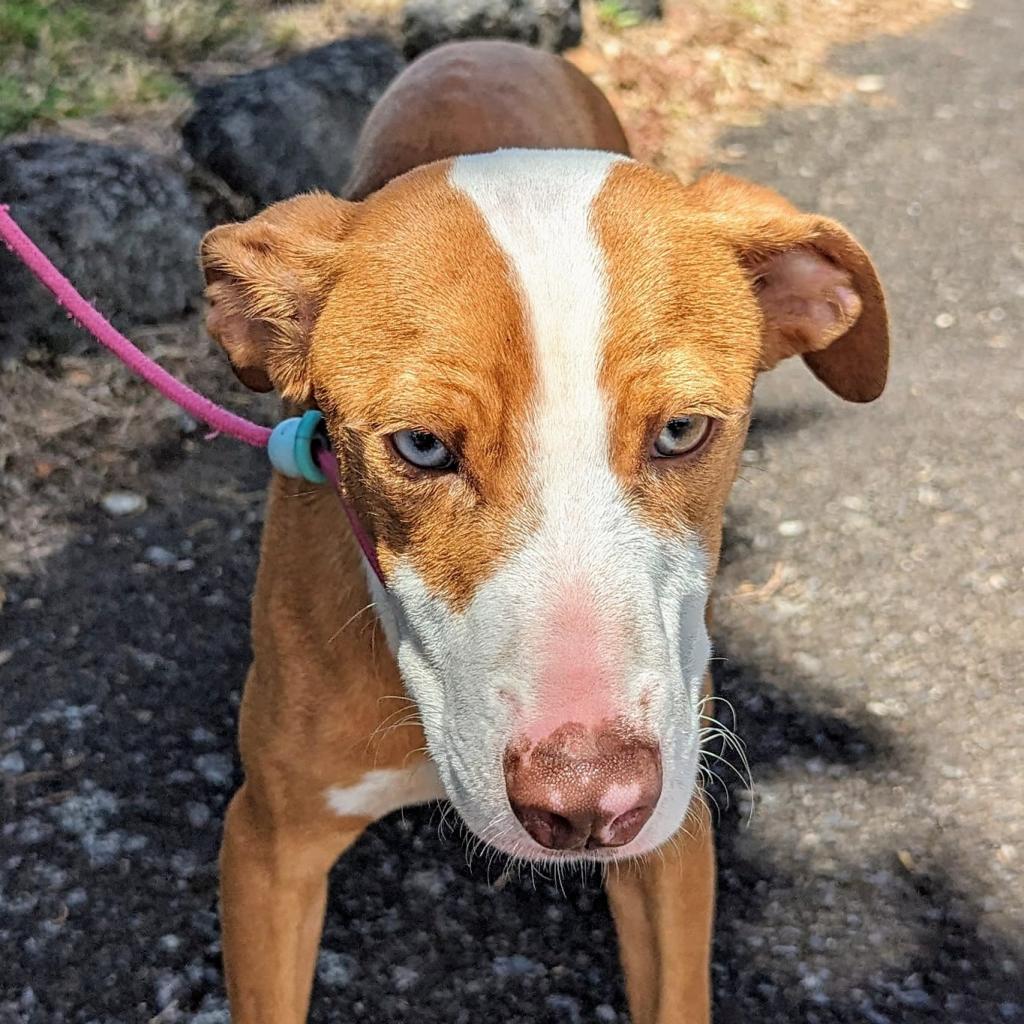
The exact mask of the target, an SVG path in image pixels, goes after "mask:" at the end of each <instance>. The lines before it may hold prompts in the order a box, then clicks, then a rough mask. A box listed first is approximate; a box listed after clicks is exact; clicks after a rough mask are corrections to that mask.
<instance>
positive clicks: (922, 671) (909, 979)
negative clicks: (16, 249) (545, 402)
mask: <svg viewBox="0 0 1024 1024" xmlns="http://www.w3.org/2000/svg"><path fill="white" fill-rule="evenodd" d="M1022 49H1024V9H1022V7H1021V5H1020V3H1019V0H984V2H983V0H978V2H977V3H976V5H975V7H974V9H973V10H971V11H969V12H967V13H964V14H958V15H954V16H952V17H950V18H949V19H947V20H945V21H943V22H941V23H938V24H936V25H934V26H932V27H931V28H930V29H929V30H926V31H924V32H922V33H920V34H918V35H916V36H914V37H909V38H904V39H896V40H879V41H875V42H873V43H870V44H868V45H866V46H864V47H860V48H858V49H857V50H856V51H852V52H848V53H846V54H843V55H842V56H841V59H840V63H841V65H842V66H843V67H844V69H846V70H848V71H850V72H851V73H855V74H872V75H882V76H884V90H883V91H882V92H881V93H878V94H873V95H871V96H869V97H868V98H867V99H865V98H864V97H861V98H860V99H857V100H854V101H851V102H850V103H849V104H846V105H843V106H842V107H841V108H839V109H827V110H803V111H796V112H791V113H788V114H786V115H784V116H782V117H779V118H777V119H775V120H773V121H772V122H771V123H769V124H768V125H766V126H764V127H762V128H759V129H756V130H752V131H744V132H743V133H741V134H739V135H737V136H735V137H734V138H732V139H730V140H727V141H729V142H730V143H732V144H733V145H734V146H741V147H743V151H745V153H746V156H745V158H743V159H741V160H740V161H739V162H738V163H737V164H736V165H734V166H733V168H732V169H733V170H735V171H737V172H738V173H741V174H744V175H746V176H749V177H751V178H754V179H757V180H760V181H762V182H765V183H767V184H771V185H774V186H776V187H778V188H779V189H781V190H782V191H783V192H784V193H786V194H787V195H789V196H790V197H792V198H793V199H795V200H796V201H797V202H798V203H800V204H801V205H803V206H805V207H806V208H808V209H819V210H822V211H824V212H827V213H829V214H831V215H833V216H835V217H837V218H840V219H842V220H843V221H845V222H846V223H847V224H848V225H849V226H850V227H852V228H853V230H854V231H855V232H856V233H857V234H858V235H859V236H860V237H861V238H862V240H863V241H864V242H865V243H866V244H867V246H868V247H869V249H870V250H871V251H872V253H873V254H874V255H875V257H876V259H877V262H878V265H879V268H880V271H881V274H882V278H883V280H884V282H885V283H886V286H887V289H888V293H889V297H890V301H891V305H892V313H893V320H894V327H895V332H894V337H895V361H894V367H893V374H892V384H891V387H890V388H889V390H888V392H887V393H886V395H885V397H884V398H883V399H882V400H881V401H880V402H879V403H876V404H875V405H872V406H867V407H852V406H844V405H843V404H842V403H840V402H839V401H838V400H836V399H833V398H832V397H831V396H829V395H828V394H827V393H826V392H825V391H824V390H823V389H821V388H820V387H818V386H817V385H816V384H815V383H814V382H813V380H812V379H811V377H810V376H809V374H807V373H806V372H805V371H803V370H802V368H801V367H799V366H794V367H788V368H786V369H783V370H780V371H778V372H777V373H776V374H774V375H773V376H772V377H771V378H770V379H768V380H766V381H765V384H764V386H763V388H762V389H761V393H760V396H759V406H758V416H757V420H756V423H755V427H754V429H753V431H752V433H751V438H750V442H749V445H748V449H749V450H748V453H747V456H746V466H745V470H744V473H743V475H742V479H741V480H740V481H739V483H738V485H737V487H736V491H735V496H734V500H733V502H732V506H731V511H730V514H729V519H728V527H727V528H728V543H727V550H726V564H725V567H724V569H723V573H722V578H721V580H720V587H719V600H718V618H717V623H716V632H717V637H716V640H717V649H718V655H719V657H720V659H721V660H720V661H718V662H717V663H716V670H717V675H718V685H719V690H720V692H721V693H722V694H723V695H724V696H725V697H727V698H728V699H729V700H730V701H732V703H733V704H734V705H735V708H736V711H737V714H738V727H739V731H740V732H741V734H742V735H743V736H744V737H745V738H746V740H747V742H748V744H749V751H750V760H751V765H752V769H753V774H754V779H755V783H756V797H755V798H753V802H754V804H755V807H754V810H753V816H752V818H750V816H749V814H748V811H749V810H750V803H751V800H752V798H751V796H750V794H749V792H748V791H747V790H746V789H745V787H743V786H741V785H740V784H739V783H733V784H732V785H731V787H730V788H731V790H732V792H731V798H732V800H731V804H730V806H729V807H728V808H723V812H722V815H721V821H720V825H719V832H720V851H721V852H720V870H721V887H720V889H721V896H720V904H719V912H718V933H717V940H716V953H715V967H714V980H715V989H716V998H717V1018H716V1019H717V1020H718V1021H720V1022H725V1024H753V1022H755V1021H756V1022H758V1024H793V1022H798V1021H800V1022H807V1024H825V1022H837V1024H838V1022H844V1024H852V1022H862V1021H865V1022H869V1024H886V1022H892V1024H918V1022H920V1024H924V1022H928V1024H934V1022H948V1024H998V1022H1002V1021H1024V976H1022V973H1021V972H1022V953H1024V768H1022V762H1024V759H1022V757H1021V753H1022V740H1021V737H1022V735H1024V710H1022V702H1021V700H1020V698H1019V697H1018V694H1017V685H1016V684H1017V679H1018V675H1019V667H1020V662H1021V654H1022V648H1024V578H1022V565H1021V559H1022V552H1024V529H1022V516H1021V510H1020V505H1021V487H1022V483H1024V456H1022V447H1024V445H1022V442H1024V360H1022V356H1021V333H1020V327H1019V324H1020V321H1021V315H1022V314H1024V190H1022V188H1021V185H1022V182H1024V61H1022V60H1021V52H1022ZM733 152H734V153H736V154H739V153H740V152H741V150H739V149H734V150H733ZM125 473H126V477H125V479H124V480H123V481H122V482H123V484H124V485H125V486H127V487H129V488H130V489H133V490H136V491H140V492H143V493H145V494H146V496H147V498H148V506H147V508H146V509H145V510H144V511H142V512H140V513H138V514H135V515H132V516H128V517H123V518H112V517H110V516H108V515H107V514H106V513H104V512H103V511H101V510H99V509H98V508H97V505H96V501H95V496H92V495H88V494H79V493H66V494H64V495H63V499H62V500H64V501H66V503H67V509H68V515H69V517H70V519H71V521H72V523H73V524H74V530H73V534H72V536H71V539H70V540H69V542H68V543H67V544H66V545H65V546H64V547H63V548H62V549H61V550H60V551H59V553H58V554H56V555H54V556H53V557H52V558H50V559H49V561H48V562H47V564H46V566H45V569H44V571H41V572H40V573H38V574H37V575H35V576H33V577H30V578H27V579H11V580H8V581H7V583H6V587H7V594H6V603H5V605H4V606H3V609H2V612H0V676H2V691H0V693H2V707H0V714H2V718H0V772H2V773H3V776H4V778H3V789H2V791H0V798H2V804H0V813H2V816H3V824H2V829H0V843H2V847H0V1021H3V1022H8V1021H10V1022H21V1024H36V1022H39V1024H43V1022H46V1024H51V1022H53V1024H55V1022H58V1021H62V1022H63V1021H68V1022H71V1021H74V1022H82V1024H84V1022H96V1024H101V1022H103V1024H107V1022H114V1021H118V1022H121V1021H149V1020H151V1019H153V1018H156V1019H157V1020H159V1021H161V1022H173V1021H177V1020H195V1021H201V1022H204V1024H214V1022H219V1021H225V1020H226V1013H225V1011H224V1008H223V1007H224V1004H223V1000H222V996H221V991H220V977H219V969H218V963H219V955H218V945H217V929H216V919H215V910H216V904H215V890H216V873H215V853H216V847H217V842H218V836H219V828H220V817H221V814H222V811H223V808H224V804H225V801H226V799H227V797H228V795H229V793H230V791H231V788H232V786H233V785H234V783H235V781H236V780H237V768H236V766H235V765H234V762H233V733H234V718H235V713H236V707H237V702H238V688H239V685H240V683H241V680H242V676H243V672H244V668H245V661H246V646H247V636H246V625H245V623H246V614H247V600H248V592H249V589H250V587H251V582H252V575H253V569H254V564H255V554H256V542H257V536H258V520H259V511H260V497H259V495H260V483H261V480H262V477H263V469H262V466H261V465H260V462H259V459H258V457H257V456H255V455H250V454H249V453H241V452H239V451H238V450H237V449H236V448H235V447H234V446H231V445H228V444H227V443H226V442H221V443H219V444H215V445H208V446H202V445H196V444H195V443H186V444H183V443H181V439H179V438H171V439H169V440H168V441H167V442H166V443H164V444H162V445H160V446H158V447H155V448H152V449H147V450H145V451H142V452H140V453H139V458H138V461H137V465H136V466H135V467H134V468H133V469H132V471H131V472H130V473H129V472H128V471H127V470H126V471H125ZM154 548H155V550H154ZM748 819H749V821H748ZM498 874H499V872H498V870H497V869H496V868H493V869H492V870H491V871H490V873H489V872H488V870H487V868H486V865H485V864H483V863H477V864H474V865H473V866H472V867H469V866H467V865H466V862H465V857H464V854H463V852H462V849H461V847H460V845H459V843H458V841H457V840H456V839H455V838H445V837H441V836H439V835H438V828H437V816H436V813H435V812H432V811H431V810H429V809H426V810H423V811H416V812H411V813H407V814H406V815H405V816H404V817H403V816H395V817H393V818H392V819H389V820H388V821H386V822H384V823H382V824H381V825H379V826H378V827H376V828H374V829H373V830H372V831H371V832H370V833H369V834H368V835H367V836H366V837H365V839H364V840H363V841H362V842H361V843H360V844H359V846H358V847H357V848H356V849H355V850H354V851H353V852H352V853H351V854H350V855H349V856H348V857H347V858H346V859H345V860H344V861H343V863H342V865H341V866H340V867H339V868H338V870H337V871H336V873H335V876H334V879H333V885H332V896H331V905H330V912H329V920H328V924H327V929H326V934H325V939H324V953H323V956H322V958H321V964H320V970H319V972H318V983H317V989H316V993H315V1010H314V1020H316V1021H321V1022H326V1021H349V1020H366V1021H371V1022H374V1024H397V1022H401V1021H417V1022H423V1024H430V1022H445V1024H450V1022H470V1021H472V1022H476V1021H479V1020H481V1019H487V1020H488V1021H491V1022H493V1024H512V1022H523V1024H525V1022H537V1021H541V1022H548V1021H550V1022H556V1021H557V1022H568V1024H572V1022H576V1021H581V1022H592V1021H600V1022H613V1021H625V1020H626V1019H627V1015H626V1012H625V1009H624V999H623V993H622V987H621V982H620V980H619V975H618V969H617V966H616V960H615V950H614V943H613V934H612V928H611V923H610V920H609V917H608V914H607V908H606V905H605V902H604V898H603V896H602V895H601V892H600V889H599V887H598V886H597V884H596V883H595V881H594V880H591V881H590V882H589V883H588V884H582V885H570V886H569V887H568V890H569V891H568V893H567V895H563V894H562V893H561V892H559V891H558V890H556V889H555V887H554V886H552V885H551V884H549V883H547V882H545V881H544V880H542V879H538V880H531V879H526V878H524V879H521V880H515V879H513V880H511V881H508V882H507V884H499V885H497V886H495V885H492V884H490V882H493V880H494V879H495V878H496V877H497V876H498Z"/></svg>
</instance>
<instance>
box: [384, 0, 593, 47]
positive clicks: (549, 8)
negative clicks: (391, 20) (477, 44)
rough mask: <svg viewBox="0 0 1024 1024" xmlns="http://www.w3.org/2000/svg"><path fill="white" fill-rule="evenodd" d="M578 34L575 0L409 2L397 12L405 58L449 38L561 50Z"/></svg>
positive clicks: (444, 0)
mask: <svg viewBox="0 0 1024 1024" xmlns="http://www.w3.org/2000/svg"><path fill="white" fill-rule="evenodd" d="M581 37H582V27H581V23H580V4H579V0H409V2H408V3H407V4H406V5H405V9H404V11H403V13H402V38H403V49H404V51H405V55H406V57H410V58H411V57H415V56H416V55H417V54H420V53H422V52H423V51H424V50H429V49H430V48H431V47H432V46H438V45H440V44H441V43H447V42H451V41H452V40H453V39H512V40H515V41H517V42H521V43H529V44H530V45H531V46H537V47H540V48H541V49H544V50H550V51H551V52H553V53H561V51H562V50H566V49H568V48H569V47H570V46H576V45H577V44H578V43H579V41H580V39H581Z"/></svg>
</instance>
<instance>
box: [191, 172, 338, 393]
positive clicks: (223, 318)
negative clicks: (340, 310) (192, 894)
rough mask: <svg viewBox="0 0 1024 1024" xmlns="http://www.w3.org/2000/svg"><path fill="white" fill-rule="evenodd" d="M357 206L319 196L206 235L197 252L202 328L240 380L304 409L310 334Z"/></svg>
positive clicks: (283, 205)
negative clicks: (200, 270) (202, 288)
mask: <svg viewBox="0 0 1024 1024" xmlns="http://www.w3.org/2000/svg"><path fill="white" fill-rule="evenodd" d="M353 209H354V204H352V203H347V202H344V201H343V200H341V199H335V198H334V196H330V195H327V194H326V193H323V192H312V193H310V194H308V195H302V196H296V197H295V198H294V199H286V200H284V201H283V202H280V203H275V204H274V205H273V206H271V207H268V208H267V209H266V210H264V211H263V212H262V213H260V214H258V215H257V216H255V217H253V218H251V219H250V220H247V221H243V222H242V223H240V224H223V225H221V226H220V227H216V228H214V229H213V230H212V231H210V232H208V233H207V235H206V237H205V238H204V239H203V242H202V247H201V249H200V259H201V262H202V267H203V274H204V275H205V277H206V298H207V302H208V308H207V314H206V327H207V329H208V330H209V332H210V334H211V335H213V337H214V338H215V339H216V340H217V341H218V342H220V344H221V346H222V347H223V348H224V351H225V352H226V353H227V355H228V359H230V360H231V366H232V369H234V371H235V375H236V376H237V377H238V379H239V380H240V381H241V382H242V383H243V384H245V385H246V386H247V387H250V388H252V389H253V390H254V391H272V390H274V389H275V388H276V389H277V391H278V392H279V393H280V394H281V396H282V397H283V398H287V399H290V400H291V401H294V402H300V403H301V402H305V401H307V400H308V398H309V395H310V389H311V383H310V379H309V373H308V367H307V353H308V349H309V333H310V331H311V330H312V327H313V324H314V323H315V322H316V318H317V317H318V316H319V315H320V310H321V308H322V306H323V303H324V301H325V299H326V298H327V295H328V293H329V292H330V288H331V285H332V283H333V282H334V280H335V279H336V278H337V275H338V271H339V267H338V250H339V243H340V242H341V241H342V240H343V239H344V237H345V235H346V234H347V232H348V228H349V225H350V224H351V220H352V215H353V214H352V211H353Z"/></svg>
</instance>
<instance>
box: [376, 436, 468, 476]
mask: <svg viewBox="0 0 1024 1024" xmlns="http://www.w3.org/2000/svg"><path fill="white" fill-rule="evenodd" d="M391 444H392V446H393V447H394V449H395V451H396V452H398V454H399V455H400V456H401V457H402V458H403V459H405V461H406V462H408V463H409V465H410V466H416V467H417V468H418V469H435V470H451V469H455V456H454V455H452V453H451V452H450V451H449V450H448V449H447V448H446V447H445V446H444V444H442V443H441V441H440V439H439V438H437V437H435V436H434V435H433V434H431V433H429V432H428V431H426V430H400V431H399V432H398V433H397V434H392V435H391Z"/></svg>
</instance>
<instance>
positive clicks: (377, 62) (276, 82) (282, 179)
mask: <svg viewBox="0 0 1024 1024" xmlns="http://www.w3.org/2000/svg"><path fill="white" fill-rule="evenodd" d="M403 64H404V62H403V60H402V57H401V55H400V54H399V53H398V51H397V50H396V49H395V48H394V47H393V46H392V45H391V44H390V43H389V42H387V41H386V40H384V39H374V38H355V39H345V40H342V41H341V42H336V43H330V44H328V45H327V46H321V47H318V48H317V49H315V50H309V51H308V52H307V53H304V54H300V55H299V56H298V57H293V58H292V59H291V60H289V61H287V62H285V63H283V64H278V65H276V66H274V67H270V68H264V69H262V70H260V71H251V72H249V73H247V74H244V75H236V76H234V77H232V78H227V79H225V80H223V81H221V82H217V83H215V84H213V85H208V86H205V87H204V88H203V89H200V90H199V92H198V93H197V94H196V99H195V107H194V110H193V112H192V114H191V116H190V117H189V119H188V120H187V121H186V122H185V125H184V127H183V129H182V133H183V137H184V141H185V147H186V149H187V150H188V152H189V153H190V154H191V156H192V158H193V160H195V161H196V163H197V164H199V165H200V166H201V167H203V168H204V169H206V170H207V171H209V172H210V173H212V174H214V175H216V176H217V177H218V178H220V179H221V180H222V181H223V182H224V183H225V184H227V185H228V187H229V188H231V189H233V190H234V191H235V192H237V193H240V194H241V195H244V196H247V197H249V198H251V199H253V200H255V201H256V202H257V203H259V204H261V205H265V204H268V203H273V202H276V201H277V200H278V199H286V198H288V197H289V196H293V195H295V194H296V193H298V192H305V191H308V190H309V189H314V188H322V189H326V190H327V191H330V192H338V191H340V190H341V188H342V186H343V185H344V184H345V181H346V180H347V178H348V176H349V173H350V172H351V170H352V155H353V153H354V151H355V147H356V141H357V139H358V136H359V130H360V128H361V127H362V124H363V121H364V120H365V119H366V115H367V114H368V113H369V112H370V108H371V107H372V106H373V104H374V103H375V102H376V100H377V99H378V98H379V96H380V95H381V93H383V91H384V89H385V88H386V87H387V85H388V83H389V82H390V81H391V79H393V78H394V77H395V75H397V74H398V72H399V71H400V70H401V69H402V67H403Z"/></svg>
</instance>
